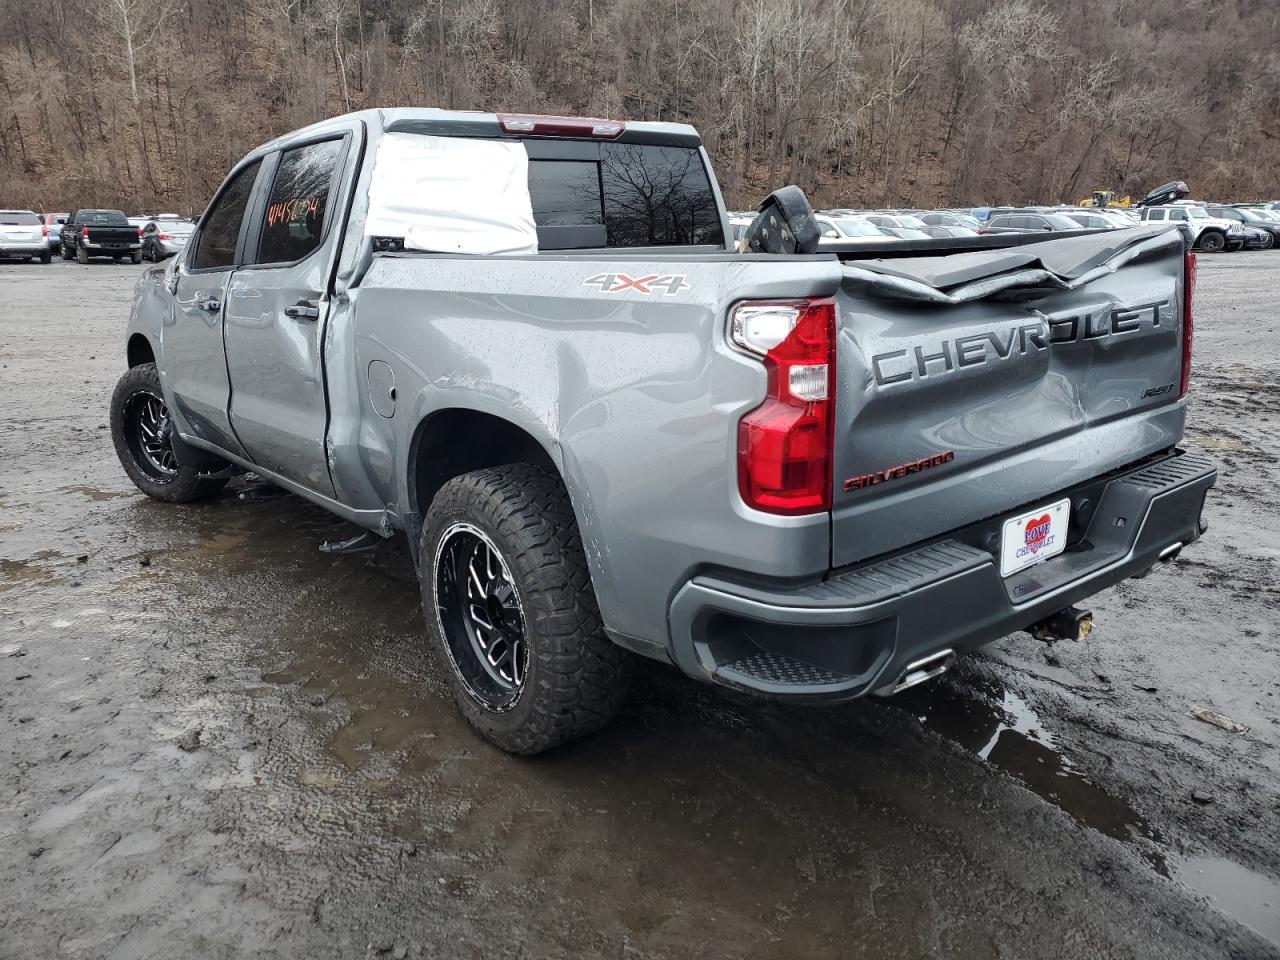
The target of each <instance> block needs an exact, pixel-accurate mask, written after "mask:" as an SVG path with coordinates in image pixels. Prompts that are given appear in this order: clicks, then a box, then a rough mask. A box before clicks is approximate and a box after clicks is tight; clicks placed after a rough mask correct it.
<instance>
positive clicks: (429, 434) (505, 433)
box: [405, 407, 567, 517]
mask: <svg viewBox="0 0 1280 960" xmlns="http://www.w3.org/2000/svg"><path fill="white" fill-rule="evenodd" d="M506 463H532V464H536V465H537V466H541V467H546V468H547V469H550V470H553V471H554V472H555V474H556V476H558V477H559V478H560V482H561V483H564V482H565V478H564V475H563V474H562V473H561V471H560V467H559V465H558V464H557V462H556V460H555V458H554V457H553V456H552V454H551V452H550V451H549V450H548V449H547V447H546V446H544V445H543V443H542V442H541V441H539V440H538V439H537V438H536V437H534V436H533V434H531V433H530V432H529V431H528V430H526V429H524V428H523V427H521V426H519V425H518V424H516V423H513V422H512V421H510V420H507V419H505V418H503V417H500V416H497V415H495V414H492V413H485V412H483V411H480V410H474V409H470V408H467V407H449V408H446V409H443V410H435V411H432V412H431V413H429V414H427V415H426V416H425V417H423V418H422V419H421V420H420V421H419V423H418V425H417V427H416V428H415V429H414V432H413V439H412V440H411V441H410V444H409V455H408V464H407V472H406V475H405V479H406V482H407V486H408V493H409V508H410V510H411V511H412V512H413V513H414V514H415V515H416V516H418V517H423V516H425V515H426V513H427V511H428V510H429V509H431V502H432V500H433V499H434V498H435V495H436V494H437V493H438V492H439V491H440V488H441V487H443V486H444V485H445V484H446V483H448V482H449V481H450V480H452V479H453V478H454V477H459V476H461V475H462V474H464V473H470V472H472V471H473V470H483V469H485V468H486V467H497V466H501V465H502V464H506ZM566 487H567V484H566Z"/></svg>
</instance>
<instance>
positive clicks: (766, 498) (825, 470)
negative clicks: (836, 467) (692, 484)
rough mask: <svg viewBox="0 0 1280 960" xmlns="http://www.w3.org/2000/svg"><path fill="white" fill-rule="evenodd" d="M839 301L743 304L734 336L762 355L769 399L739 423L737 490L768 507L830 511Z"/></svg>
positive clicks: (775, 510) (755, 504)
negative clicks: (836, 333)
mask: <svg viewBox="0 0 1280 960" xmlns="http://www.w3.org/2000/svg"><path fill="white" fill-rule="evenodd" d="M835 318H836V304H835V301H834V300H833V299H831V298H829V297H825V298H815V299H810V300H794V301H781V302H767V303H764V302H750V303H741V304H738V306H737V307H735V308H734V310H733V314H732V316H731V318H730V338H731V339H732V340H733V342H734V343H735V344H736V345H737V346H739V347H741V348H742V349H743V350H745V351H747V352H748V353H751V354H753V355H755V356H757V357H759V358H760V360H761V362H762V363H763V364H764V366H765V371H766V374H767V375H768V387H767V389H766V393H765V399H764V402H763V403H761V404H760V406H758V407H756V408H755V409H754V410H752V411H751V412H749V413H748V414H746V416H744V417H743V418H742V420H741V421H740V422H739V424H738V492H739V493H740V494H741V495H742V499H743V501H745V502H746V504H747V506H750V507H754V508H755V509H757V510H763V511H765V512H767V513H781V514H797V513H817V512H819V511H823V510H829V509H831V447H832V440H833V437H834V431H833V427H834V416H833V408H834V406H835V397H834V386H833V384H834V383H835V368H836V364H835V360H836V357H835V325H836V319H835Z"/></svg>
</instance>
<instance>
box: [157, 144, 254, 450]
mask: <svg viewBox="0 0 1280 960" xmlns="http://www.w3.org/2000/svg"><path fill="white" fill-rule="evenodd" d="M261 170H262V161H261V160H255V161H254V162H253V163H251V164H249V165H247V166H245V167H243V168H241V169H240V170H238V171H236V172H234V173H233V174H232V175H231V176H230V177H229V178H228V179H227V182H226V183H225V184H224V185H223V187H222V189H221V190H220V191H219V192H218V195H217V196H216V197H214V200H213V203H212V204H210V206H209V210H208V212H207V213H206V214H205V216H204V217H203V219H202V220H201V222H200V227H199V229H198V230H197V232H196V234H195V235H194V236H193V237H192V240H191V244H190V245H189V247H188V249H187V250H186V251H184V253H183V255H182V256H180V257H179V258H178V263H177V266H176V267H175V273H174V274H173V278H172V279H173V281H174V282H175V286H174V287H173V291H174V301H175V303H174V315H173V321H172V323H171V324H170V323H166V324H165V326H164V327H163V329H162V331H161V335H160V336H161V346H162V349H163V351H164V364H163V368H164V377H165V385H166V386H167V388H168V389H169V391H170V394H171V398H172V400H173V406H174V408H175V411H176V418H177V420H178V422H179V425H180V426H181V427H183V428H184V432H190V433H192V434H194V435H195V436H197V437H200V438H201V439H203V440H208V441H210V442H212V443H215V444H217V445H218V446H219V447H221V448H223V449H224V450H228V451H230V452H232V453H237V454H240V455H241V456H244V455H245V450H244V448H243V447H242V446H241V445H240V443H239V441H238V440H237V439H236V436H235V432H234V431H233V430H232V428H231V420H230V418H229V417H228V415H227V402H228V400H229V397H230V390H231V385H230V382H229V380H228V378H227V364H226V358H225V356H224V353H223V345H222V325H223V313H224V306H225V302H226V291H227V281H228V280H229V279H230V278H231V273H232V271H233V270H234V269H235V265H236V263H237V261H238V258H239V256H240V251H241V248H242V246H243V243H244V235H245V233H246V228H247V225H248V224H247V216H246V214H247V213H248V212H249V210H250V209H251V204H250V201H251V200H252V198H253V195H254V191H255V185H256V183H257V180H258V175H259V173H261Z"/></svg>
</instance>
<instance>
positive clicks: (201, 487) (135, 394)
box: [111, 363, 227, 503]
mask: <svg viewBox="0 0 1280 960" xmlns="http://www.w3.org/2000/svg"><path fill="white" fill-rule="evenodd" d="M111 440H112V442H113V443H114V444H115V448H116V456H118V457H119V458H120V465H121V466H123V467H124V472H125V473H127V474H128V475H129V479H130V480H132V481H133V485H134V486H135V487H137V488H138V489H139V490H141V491H142V492H143V493H145V494H146V495H147V496H148V497H151V498H152V499H154V500H163V501H165V502H166V503H187V502H189V501H192V500H202V499H204V498H205V497H211V496H213V495H214V494H215V493H217V492H218V491H219V490H221V489H222V488H223V487H224V486H226V483H227V478H226V477H206V476H201V475H200V471H198V470H196V469H195V468H194V467H184V466H182V465H181V464H180V463H178V460H177V457H176V456H174V453H173V420H172V419H171V418H170V416H169V408H168V406H166V405H165V402H164V394H163V393H162V392H161V390H160V374H159V373H158V372H157V371H156V365H155V364H154V363H144V364H142V365H141V366H137V367H132V368H130V369H129V370H128V371H126V372H125V374H124V376H122V377H121V378H120V380H119V382H118V383H117V384H116V389H115V393H113V394H112V395H111Z"/></svg>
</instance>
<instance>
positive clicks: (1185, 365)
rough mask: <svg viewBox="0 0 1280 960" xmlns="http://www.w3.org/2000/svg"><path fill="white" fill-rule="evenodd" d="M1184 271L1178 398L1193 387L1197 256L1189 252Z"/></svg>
mask: <svg viewBox="0 0 1280 960" xmlns="http://www.w3.org/2000/svg"><path fill="white" fill-rule="evenodd" d="M1183 256H1184V258H1185V259H1184V260H1183V269H1182V386H1181V389H1180V390H1179V391H1178V396H1180V397H1185V396H1186V395H1187V388H1188V387H1190V386H1191V339H1192V334H1193V332H1194V329H1195V324H1194V323H1193V321H1192V317H1191V301H1192V299H1193V297H1194V295H1195V292H1196V255H1195V254H1194V253H1192V252H1191V251H1190V250H1188V251H1187V252H1186V253H1185V254H1184V255H1183Z"/></svg>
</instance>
